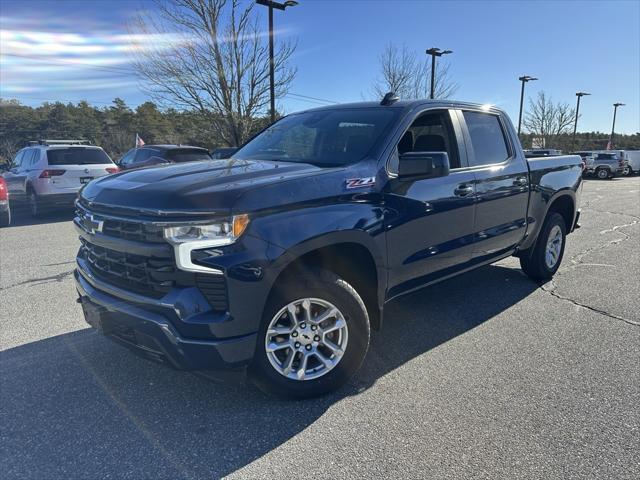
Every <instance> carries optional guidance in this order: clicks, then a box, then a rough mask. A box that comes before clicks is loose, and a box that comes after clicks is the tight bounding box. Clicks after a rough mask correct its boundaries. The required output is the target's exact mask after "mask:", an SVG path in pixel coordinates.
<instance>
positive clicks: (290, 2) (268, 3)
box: [256, 0, 298, 123]
mask: <svg viewBox="0 0 640 480" xmlns="http://www.w3.org/2000/svg"><path fill="white" fill-rule="evenodd" d="M256 3H257V4H258V5H263V6H265V7H268V8H269V95H270V100H271V123H273V122H275V121H276V87H275V71H274V70H275V62H274V59H273V9H274V8H277V9H278V10H284V9H285V8H287V7H295V6H296V5H298V2H296V1H294V0H287V1H286V2H284V3H279V2H274V1H272V0H256Z"/></svg>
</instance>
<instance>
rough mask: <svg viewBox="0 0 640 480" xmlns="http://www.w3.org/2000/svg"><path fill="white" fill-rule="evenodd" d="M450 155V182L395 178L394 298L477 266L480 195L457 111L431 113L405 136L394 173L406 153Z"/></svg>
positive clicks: (390, 194)
mask: <svg viewBox="0 0 640 480" xmlns="http://www.w3.org/2000/svg"><path fill="white" fill-rule="evenodd" d="M418 151H444V152H446V153H447V155H448V156H449V162H450V173H449V175H446V176H444V177H438V178H425V179H417V180H411V179H400V178H397V177H395V178H394V177H392V178H391V179H390V181H389V182H388V185H387V187H386V191H385V194H384V195H385V197H384V204H385V231H386V236H387V237H386V238H387V259H388V264H389V273H388V286H389V291H388V293H387V296H388V297H389V298H391V297H394V296H396V295H399V294H401V293H404V292H407V291H410V290H413V289H415V288H418V287H420V286H422V285H424V284H427V283H430V282H432V281H435V280H437V279H439V278H442V277H444V276H447V275H450V274H453V273H455V272H456V271H459V270H462V269H464V268H465V267H466V266H467V265H468V263H469V261H470V260H471V253H472V242H473V225H474V209H475V195H474V191H473V184H474V180H475V177H474V174H473V172H471V171H469V169H468V168H466V167H467V161H466V156H465V154H464V143H463V140H462V135H461V131H460V127H459V125H458V120H457V117H456V114H455V112H454V111H452V110H451V111H450V110H442V109H440V110H427V111H425V112H423V113H421V114H420V115H418V116H417V118H416V119H415V120H414V121H413V123H412V124H411V126H410V127H409V129H408V130H407V131H406V132H405V133H404V134H403V136H402V138H401V139H400V141H399V143H398V145H397V147H396V153H394V156H393V157H392V159H391V160H392V161H391V162H390V165H389V167H388V169H389V173H390V176H392V175H393V174H394V173H397V171H398V169H397V168H398V164H399V162H400V161H401V160H400V159H399V158H400V157H399V156H398V152H399V153H400V154H402V153H405V152H418Z"/></svg>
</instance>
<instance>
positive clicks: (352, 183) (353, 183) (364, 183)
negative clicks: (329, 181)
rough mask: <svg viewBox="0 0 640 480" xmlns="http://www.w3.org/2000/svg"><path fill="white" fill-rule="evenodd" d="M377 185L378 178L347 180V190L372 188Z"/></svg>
mask: <svg viewBox="0 0 640 480" xmlns="http://www.w3.org/2000/svg"><path fill="white" fill-rule="evenodd" d="M375 184H376V177H365V178H350V179H348V180H347V189H351V188H362V187H371V186H372V185H375Z"/></svg>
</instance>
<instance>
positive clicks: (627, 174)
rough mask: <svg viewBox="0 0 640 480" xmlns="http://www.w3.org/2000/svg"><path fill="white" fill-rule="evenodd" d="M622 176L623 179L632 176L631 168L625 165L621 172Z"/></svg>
mask: <svg viewBox="0 0 640 480" xmlns="http://www.w3.org/2000/svg"><path fill="white" fill-rule="evenodd" d="M622 174H623V175H624V176H625V177H630V176H631V175H633V170H631V167H630V166H629V165H627V166H626V167H624V170H622Z"/></svg>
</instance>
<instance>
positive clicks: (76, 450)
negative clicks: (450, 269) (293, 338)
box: [0, 177, 640, 479]
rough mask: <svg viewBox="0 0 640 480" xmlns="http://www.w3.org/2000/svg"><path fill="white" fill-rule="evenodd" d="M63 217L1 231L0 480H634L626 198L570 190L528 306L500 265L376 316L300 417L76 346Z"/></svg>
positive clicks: (637, 384) (638, 226) (638, 469)
mask: <svg viewBox="0 0 640 480" xmlns="http://www.w3.org/2000/svg"><path fill="white" fill-rule="evenodd" d="M69 219H70V217H69V216H62V217H60V216H54V217H48V218H45V219H44V220H41V221H39V222H37V223H35V222H32V221H31V220H29V219H26V218H18V221H17V222H16V225H15V226H13V227H10V228H7V229H3V230H1V231H0V268H1V275H0V333H1V335H0V349H1V350H2V351H1V353H0V360H1V364H0V382H1V383H0V415H1V417H0V421H1V423H0V425H1V427H2V428H1V430H0V438H1V440H0V448H1V450H0V471H3V472H5V473H4V474H2V477H3V478H6V479H14V478H34V479H58V478H60V479H75V478H78V479H97V478H135V479H139V478H167V479H177V478H218V477H222V476H229V477H233V478H243V479H245V478H265V479H271V478H300V477H304V478H378V477H382V478H492V479H493V478H510V479H519V478H536V479H537V478H562V479H567V478H598V479H600V478H615V479H624V478H629V479H637V478H639V476H640V440H639V439H640V407H639V405H640V368H639V366H640V295H639V290H638V288H639V285H640V178H638V177H635V178H625V179H615V180H612V181H597V180H590V181H586V182H585V186H584V195H583V215H582V222H581V223H582V226H583V228H581V229H580V230H578V231H577V232H576V233H574V234H573V235H571V236H570V237H569V241H568V246H567V251H566V253H565V258H564V262H563V266H562V268H561V270H560V272H559V273H558V275H556V277H555V279H554V281H553V282H550V283H548V284H546V285H544V286H542V287H540V286H538V285H537V284H536V283H534V282H532V281H530V280H529V279H527V278H526V277H525V276H524V275H523V274H522V273H521V272H520V270H519V268H518V265H517V261H516V260H515V259H508V260H505V261H502V262H500V263H498V264H496V265H493V266H489V267H485V268H482V269H479V270H477V271H475V272H472V273H469V274H466V275H463V276H460V277H458V278H456V279H453V280H449V281H447V282H443V283H440V284H438V285H436V286H433V287H430V288H427V289H424V290H422V291H420V292H418V293H415V294H412V295H410V296H407V297H405V298H403V299H402V300H400V301H396V302H394V303H392V304H391V305H389V306H388V309H387V311H386V324H385V328H384V329H383V331H382V332H379V333H376V334H374V337H373V343H372V348H371V350H370V352H369V355H368V357H367V360H366V361H365V366H364V367H363V369H362V370H361V372H360V373H359V374H358V376H357V377H356V378H355V379H354V380H353V381H352V382H351V383H350V385H349V386H348V387H346V388H345V389H343V390H342V391H340V392H339V393H337V394H334V395H332V396H328V397H325V398H322V399H319V400H311V401H304V402H283V401H278V400H274V399H272V398H269V397H266V396H265V395H263V394H261V393H260V392H257V391H256V390H254V389H253V388H251V387H248V386H246V385H244V384H242V383H238V382H235V383H234V382H226V383H213V382H210V381H207V380H204V379H201V378H198V377H195V376H193V375H190V374H187V373H182V372H176V371H172V370H169V369H166V368H164V367H161V366H157V365H155V364H153V363H150V362H147V361H145V360H143V359H140V358H138V357H136V356H134V355H132V354H130V353H129V352H128V351H126V350H125V349H123V348H121V347H120V346H118V345H116V344H113V343H111V342H110V341H109V340H107V339H105V338H103V337H101V336H99V335H98V334H96V333H95V332H93V331H92V330H90V329H88V328H87V325H86V324H85V323H84V320H83V318H82V313H81V309H80V307H79V306H78V305H77V304H76V303H75V298H76V294H75V289H74V285H73V277H72V269H73V266H74V261H73V259H74V256H75V252H76V250H77V248H78V241H77V238H76V235H75V233H74V230H73V228H72V226H71V223H70V222H69Z"/></svg>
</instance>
